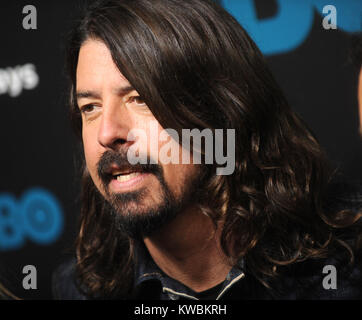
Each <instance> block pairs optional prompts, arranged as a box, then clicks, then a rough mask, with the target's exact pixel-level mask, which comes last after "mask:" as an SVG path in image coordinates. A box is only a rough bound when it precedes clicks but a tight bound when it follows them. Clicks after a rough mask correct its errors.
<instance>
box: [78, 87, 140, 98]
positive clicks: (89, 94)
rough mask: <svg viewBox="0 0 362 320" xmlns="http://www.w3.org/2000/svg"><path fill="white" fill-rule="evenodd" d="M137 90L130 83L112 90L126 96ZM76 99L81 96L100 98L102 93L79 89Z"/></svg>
mask: <svg viewBox="0 0 362 320" xmlns="http://www.w3.org/2000/svg"><path fill="white" fill-rule="evenodd" d="M133 90H135V89H134V87H133V86H131V85H129V86H124V87H120V88H115V89H113V90H112V92H113V93H114V94H116V95H118V96H121V97H122V96H124V95H126V94H127V93H130V92H131V91H133ZM75 97H76V99H77V100H78V99H81V98H93V99H100V98H101V95H100V94H99V93H97V92H95V91H91V90H85V91H77V92H76V94H75Z"/></svg>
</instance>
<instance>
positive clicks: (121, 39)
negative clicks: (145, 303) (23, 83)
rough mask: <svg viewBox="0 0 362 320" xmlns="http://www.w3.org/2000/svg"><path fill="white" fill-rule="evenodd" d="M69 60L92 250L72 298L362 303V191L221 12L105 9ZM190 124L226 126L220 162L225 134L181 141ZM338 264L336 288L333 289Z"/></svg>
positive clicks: (81, 33) (152, 6)
mask: <svg viewBox="0 0 362 320" xmlns="http://www.w3.org/2000/svg"><path fill="white" fill-rule="evenodd" d="M68 65H69V76H70V83H71V88H70V92H71V114H72V121H73V123H74V125H75V129H76V131H77V133H78V134H79V135H80V137H81V138H82V146H83V150H84V158H85V162H84V170H83V182H82V210H81V217H80V219H81V221H80V223H81V224H80V231H79V235H78V239H77V243H76V246H77V255H76V259H75V261H72V262H71V263H69V264H66V265H64V266H62V267H61V268H60V269H59V270H58V271H57V272H56V273H55V276H54V293H55V296H56V297H57V298H60V299H72V298H74V299H89V298H98V299H107V298H119V299H141V298H147V299H162V300H169V299H299V298H315V299H323V298H359V297H361V288H362V287H361V286H360V282H358V281H360V280H361V279H360V276H359V273H358V272H359V264H358V263H359V258H358V248H359V241H357V240H358V239H360V235H361V232H360V220H359V218H360V212H359V209H360V208H361V206H360V202H358V197H357V196H358V195H356V196H355V195H354V194H353V192H352V191H353V190H349V189H347V185H341V184H340V183H336V181H337V180H338V179H337V178H338V176H337V174H335V171H334V170H333V169H332V168H330V167H329V165H328V162H327V160H326V159H325V156H324V153H323V151H322V150H321V148H320V146H319V144H318V142H317V141H316V139H315V137H314V136H313V135H312V133H311V132H310V131H309V130H308V129H307V127H306V125H305V124H304V123H303V121H302V120H301V119H300V118H299V117H298V116H297V115H296V114H295V113H294V112H293V111H292V110H291V108H290V107H289V105H288V104H287V102H286V100H285V98H284V96H283V94H282V93H281V91H280V89H279V87H278V85H277V84H276V82H275V80H274V78H273V76H272V75H271V73H270V72H269V70H268V68H267V66H266V63H265V61H264V59H263V57H262V55H261V53H260V51H259V50H258V48H257V47H256V46H255V44H254V43H253V41H252V40H251V39H250V37H249V36H248V35H247V34H246V32H245V31H244V30H243V29H242V27H241V26H240V25H239V24H238V23H237V22H236V21H235V19H233V18H232V17H231V16H230V15H229V14H228V13H227V12H226V11H224V10H223V9H222V8H221V7H220V6H219V5H217V4H216V3H214V2H213V1H207V0H109V1H101V2H96V3H94V4H92V5H91V6H90V7H89V8H88V9H87V10H86V12H85V14H84V16H83V18H82V19H81V21H80V23H79V24H78V25H77V27H76V28H74V30H73V33H72V35H71V38H70V42H69V48H68ZM164 129H167V130H168V131H164ZM185 129H191V130H193V129H197V130H199V131H198V132H206V131H202V130H207V129H209V130H210V131H211V133H212V136H211V137H214V139H215V140H212V141H213V142H215V144H213V145H212V146H214V149H213V153H212V155H214V156H215V157H214V158H212V161H210V157H209V156H210V150H211V148H210V143H209V142H210V140H208V139H206V138H205V137H204V138H205V143H204V144H201V145H200V143H198V142H197V141H191V143H189V144H184V143H183V142H180V141H179V140H178V139H177V138H178V137H180V136H181V135H182V132H183V131H182V130H185ZM220 129H222V130H224V131H222V133H223V135H221V138H220V135H219V136H218V139H217V133H218V132H220V131H217V130H220ZM227 130H232V131H230V132H231V133H234V135H228V134H227V133H228V132H229V131H227ZM210 131H207V132H210ZM165 132H166V133H169V135H168V136H167V135H166V136H165ZM137 133H139V134H137ZM155 133H156V134H155ZM155 137H156V138H155ZM209 137H210V136H209ZM167 138H168V139H167ZM166 144H169V145H168V146H167V147H169V148H168V149H167V148H166V147H165V146H166ZM175 146H176V147H175ZM165 148H166V149H167V152H165ZM168 151H170V153H172V156H169V152H168ZM220 151H221V153H224V154H225V153H226V154H228V153H229V154H232V155H233V157H234V159H233V160H234V166H232V170H231V171H232V172H230V171H228V172H225V171H222V169H225V167H223V166H221V165H220V163H219V162H217V161H216V159H217V154H219V158H220ZM200 154H201V158H202V163H198V162H195V161H183V160H184V159H186V158H187V156H189V159H191V160H195V158H197V156H199V155H200ZM183 156H185V158H184V157H183ZM170 157H171V158H172V160H174V161H170V160H171V159H170ZM135 159H136V160H137V159H138V160H139V161H138V162H137V161H134V160H135ZM155 159H158V161H155ZM145 160H146V161H145ZM175 160H179V161H175ZM220 173H221V174H220ZM342 191H343V192H342ZM352 200H353V201H352ZM359 201H360V200H359ZM326 265H332V266H333V267H335V268H336V271H337V272H338V283H337V285H338V286H337V288H335V283H334V282H333V281H334V280H333V279H332V280H331V283H329V282H328V281H327V282H328V283H329V284H328V283H327V284H326V281H324V282H323V279H324V277H325V275H324V274H323V270H324V267H325V266H326ZM330 286H332V288H331V287H330Z"/></svg>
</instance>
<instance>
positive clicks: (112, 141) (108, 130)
mask: <svg viewBox="0 0 362 320" xmlns="http://www.w3.org/2000/svg"><path fill="white" fill-rule="evenodd" d="M122 109H123V106H119V105H117V106H104V107H103V111H102V119H101V123H100V126H99V130H98V143H99V144H100V145H101V146H102V147H104V148H105V149H113V150H117V149H119V148H120V147H121V146H128V147H129V145H130V144H132V143H133V142H132V141H128V140H127V135H128V132H129V130H130V123H131V121H130V119H129V115H128V113H127V112H126V111H125V110H122Z"/></svg>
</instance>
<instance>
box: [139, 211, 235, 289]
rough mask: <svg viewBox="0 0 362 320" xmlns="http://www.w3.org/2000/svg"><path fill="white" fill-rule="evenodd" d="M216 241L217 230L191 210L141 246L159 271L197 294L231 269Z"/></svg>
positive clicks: (198, 213)
mask: <svg viewBox="0 0 362 320" xmlns="http://www.w3.org/2000/svg"><path fill="white" fill-rule="evenodd" d="M219 240H220V228H219V227H218V228H217V229H216V230H215V228H214V225H213V224H212V221H211V219H210V218H209V217H207V216H206V215H204V214H202V213H201V212H200V211H199V210H197V209H195V208H191V209H188V210H187V211H185V212H182V213H181V214H179V215H178V217H177V218H176V219H174V220H173V221H172V222H171V223H169V224H168V225H167V226H166V227H164V228H163V229H162V230H160V231H159V232H157V234H155V235H152V236H151V237H148V238H145V239H144V243H145V245H146V247H147V249H148V251H149V253H150V255H151V256H152V258H153V260H154V261H155V263H156V264H157V265H158V266H159V267H160V268H161V270H163V271H164V272H165V273H166V274H167V275H168V276H169V277H171V278H174V279H176V280H178V281H179V282H181V283H183V284H184V285H186V286H187V287H189V288H191V289H192V290H194V291H196V292H200V291H204V290H207V289H209V288H211V287H213V286H215V285H217V284H219V283H221V282H222V281H223V280H225V278H226V276H227V274H228V272H229V271H230V269H231V266H230V265H229V264H228V261H227V258H226V256H225V255H224V253H223V251H222V250H221V248H220V245H219V242H220V241H219Z"/></svg>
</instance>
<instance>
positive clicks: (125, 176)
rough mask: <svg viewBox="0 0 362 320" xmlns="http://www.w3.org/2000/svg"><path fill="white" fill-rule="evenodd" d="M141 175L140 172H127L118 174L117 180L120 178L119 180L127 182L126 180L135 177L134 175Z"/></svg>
mask: <svg viewBox="0 0 362 320" xmlns="http://www.w3.org/2000/svg"><path fill="white" fill-rule="evenodd" d="M139 175H140V173H139V172H132V173H130V174H125V175H119V176H117V180H118V181H119V182H126V181H128V180H131V179H133V178H134V177H137V176H139Z"/></svg>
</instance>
